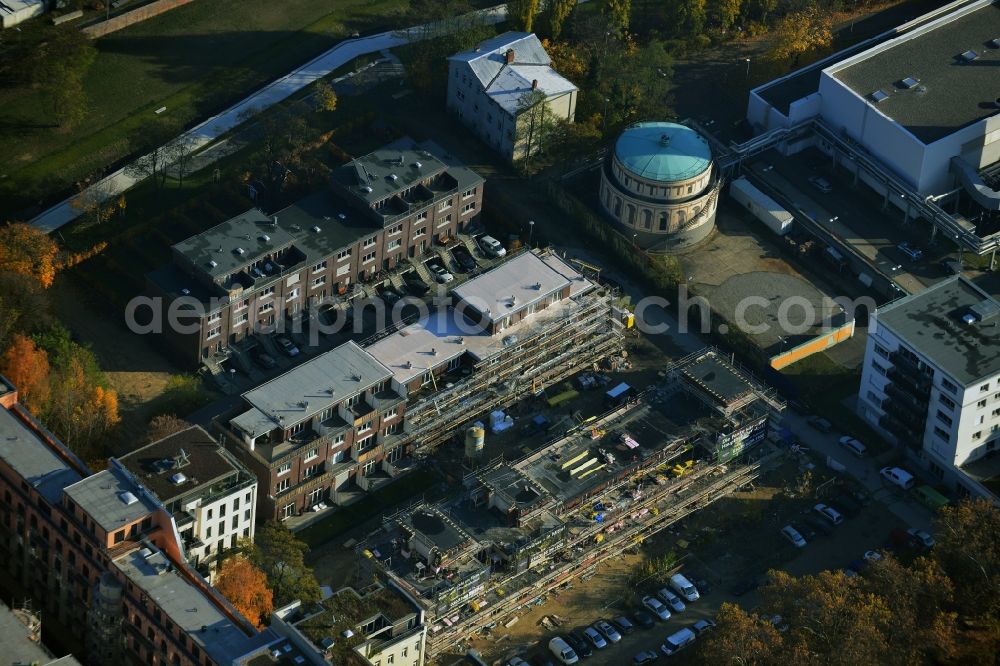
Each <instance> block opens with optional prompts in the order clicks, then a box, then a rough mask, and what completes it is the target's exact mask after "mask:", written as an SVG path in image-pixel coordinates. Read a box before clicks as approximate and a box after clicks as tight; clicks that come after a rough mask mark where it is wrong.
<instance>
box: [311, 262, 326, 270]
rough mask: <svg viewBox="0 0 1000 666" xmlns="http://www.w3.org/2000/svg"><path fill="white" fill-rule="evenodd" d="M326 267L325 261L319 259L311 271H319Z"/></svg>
mask: <svg viewBox="0 0 1000 666" xmlns="http://www.w3.org/2000/svg"><path fill="white" fill-rule="evenodd" d="M325 268H326V261H325V260H324V261H321V262H319V263H318V264H316V265H315V266H313V271H321V270H323V269H325Z"/></svg>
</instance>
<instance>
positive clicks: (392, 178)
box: [389, 173, 399, 181]
mask: <svg viewBox="0 0 1000 666" xmlns="http://www.w3.org/2000/svg"><path fill="white" fill-rule="evenodd" d="M389 180H392V181H396V180H399V176H397V175H396V174H394V173H390V174H389Z"/></svg>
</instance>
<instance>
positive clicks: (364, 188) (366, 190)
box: [361, 185, 375, 194]
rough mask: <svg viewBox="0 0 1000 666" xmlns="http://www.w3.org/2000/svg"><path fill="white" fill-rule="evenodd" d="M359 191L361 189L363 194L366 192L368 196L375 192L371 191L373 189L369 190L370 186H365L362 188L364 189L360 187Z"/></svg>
mask: <svg viewBox="0 0 1000 666" xmlns="http://www.w3.org/2000/svg"><path fill="white" fill-rule="evenodd" d="M361 189H362V190H364V191H365V192H367V193H368V194H371V193H372V192H374V191H375V190H373V189H372V188H371V185H365V186H364V187H362V188H361Z"/></svg>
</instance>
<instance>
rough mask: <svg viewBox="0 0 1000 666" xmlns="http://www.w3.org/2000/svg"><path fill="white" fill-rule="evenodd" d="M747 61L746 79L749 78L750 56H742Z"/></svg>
mask: <svg viewBox="0 0 1000 666" xmlns="http://www.w3.org/2000/svg"><path fill="white" fill-rule="evenodd" d="M744 60H746V62H747V80H748V81H749V80H750V58H744Z"/></svg>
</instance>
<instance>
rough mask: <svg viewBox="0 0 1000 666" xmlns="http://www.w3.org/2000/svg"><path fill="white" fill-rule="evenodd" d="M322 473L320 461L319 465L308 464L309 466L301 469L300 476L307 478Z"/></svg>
mask: <svg viewBox="0 0 1000 666" xmlns="http://www.w3.org/2000/svg"><path fill="white" fill-rule="evenodd" d="M322 473H323V464H322V463H320V464H319V465H309V467H306V468H305V469H304V470H302V478H303V479H308V478H309V477H311V476H316V475H317V474H322Z"/></svg>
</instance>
